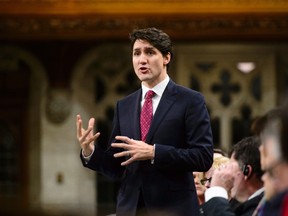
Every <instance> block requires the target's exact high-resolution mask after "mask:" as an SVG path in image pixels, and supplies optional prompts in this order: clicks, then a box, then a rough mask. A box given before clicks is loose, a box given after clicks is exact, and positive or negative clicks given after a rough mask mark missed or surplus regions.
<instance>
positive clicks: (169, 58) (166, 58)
mask: <svg viewBox="0 0 288 216" xmlns="http://www.w3.org/2000/svg"><path fill="white" fill-rule="evenodd" d="M163 57H164V65H167V64H168V63H169V62H170V60H171V53H170V52H168V53H167V54H166V55H165V56H163Z"/></svg>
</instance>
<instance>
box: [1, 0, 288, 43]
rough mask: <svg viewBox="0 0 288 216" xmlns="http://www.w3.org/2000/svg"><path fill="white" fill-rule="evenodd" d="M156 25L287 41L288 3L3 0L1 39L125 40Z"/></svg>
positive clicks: (192, 33) (182, 32)
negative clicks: (141, 30) (141, 28)
mask: <svg viewBox="0 0 288 216" xmlns="http://www.w3.org/2000/svg"><path fill="white" fill-rule="evenodd" d="M135 26H139V27H145V26H156V27H159V28H162V29H164V30H166V31H167V32H168V33H169V34H170V35H171V36H173V38H179V39H191V38H192V39H203V38H204V39H214V38H215V37H216V38H217V37H219V38H220V39H222V38H223V39H227V38H228V39H231V38H232V39H246V38H248V39H250V38H252V39H255V38H257V39H258V38H259V37H261V38H264V39H283V40H285V39H286V38H287V36H288V2H287V1H286V0H229V1H227V0H217V1H213V0H194V1H192V0H190V1H185V0H168V1H165V3H164V2H163V1H160V0H155V1H152V0H146V1H135V0H117V1H115V0H114V1H112V0H108V1H106V0H105V1H104V0H72V1H68V0H18V1H14V0H0V31H1V35H0V39H15V38H16V39H27V38H29V39H31V38H32V39H33V38H40V39H41V38H51V39H59V38H72V39H73V38H74V39H79V38H80V39H81V38H84V39H87V38H97V39H99V38H100V39H106V38H111V39H115V38H117V39H118V38H127V34H128V32H130V31H131V29H132V28H134V27H135Z"/></svg>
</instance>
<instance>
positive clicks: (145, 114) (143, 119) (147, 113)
mask: <svg viewBox="0 0 288 216" xmlns="http://www.w3.org/2000/svg"><path fill="white" fill-rule="evenodd" d="M154 95H155V92H153V91H152V90H149V91H148V92H147V93H146V95H145V102H144V105H143V107H142V111H141V115H140V128H141V140H142V141H145V140H146V136H147V133H148V130H149V128H150V124H151V121H152V118H153V107H152V98H153V96H154Z"/></svg>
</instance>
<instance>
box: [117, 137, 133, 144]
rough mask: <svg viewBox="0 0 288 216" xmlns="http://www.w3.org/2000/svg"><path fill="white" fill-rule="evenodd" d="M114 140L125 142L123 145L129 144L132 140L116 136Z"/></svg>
mask: <svg viewBox="0 0 288 216" xmlns="http://www.w3.org/2000/svg"><path fill="white" fill-rule="evenodd" d="M115 139H116V140H120V141H122V142H125V143H128V144H129V143H131V141H132V140H133V139H130V138H129V137H127V136H116V137H115Z"/></svg>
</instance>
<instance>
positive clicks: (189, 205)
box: [82, 80, 213, 216]
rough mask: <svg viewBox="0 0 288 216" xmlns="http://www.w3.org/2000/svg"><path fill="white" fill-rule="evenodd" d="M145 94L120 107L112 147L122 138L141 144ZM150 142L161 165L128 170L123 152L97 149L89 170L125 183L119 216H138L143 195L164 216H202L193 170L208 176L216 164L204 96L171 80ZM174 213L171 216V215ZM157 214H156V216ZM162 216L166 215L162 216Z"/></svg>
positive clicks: (139, 164) (147, 163) (138, 93)
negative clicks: (138, 207) (140, 120)
mask: <svg viewBox="0 0 288 216" xmlns="http://www.w3.org/2000/svg"><path fill="white" fill-rule="evenodd" d="M141 95H142V90H141V89H139V90H138V91H136V92H134V93H133V94H131V95H129V96H127V97H126V98H124V99H122V100H120V101H118V102H117V106H116V110H115V115H114V123H113V130H112V134H111V138H110V142H109V143H110V144H111V143H113V142H115V139H114V138H115V136H116V135H122V136H128V137H130V138H133V139H136V140H140V123H139V116H140V101H141ZM146 143H149V144H156V147H155V160H154V164H151V161H150V160H146V161H137V162H134V163H132V164H130V165H128V166H126V167H123V166H121V165H120V163H121V162H122V161H123V160H126V159H125V158H120V159H119V158H118V159H115V158H114V157H113V154H114V153H115V152H117V151H121V149H116V148H112V147H108V149H107V150H106V151H104V150H103V149H101V148H100V147H99V146H97V145H95V147H96V149H95V151H94V153H93V156H92V158H91V159H90V161H89V163H87V164H86V163H85V162H84V161H83V158H82V161H83V164H84V166H86V167H89V168H91V169H93V170H96V171H98V172H101V173H102V174H104V175H106V176H109V177H111V178H113V179H117V178H123V181H122V184H121V187H120V190H119V194H118V199H117V209H116V212H117V216H122V215H123V216H130V215H131V216H132V215H135V211H136V208H137V202H138V197H139V194H140V191H141V193H142V196H143V199H144V202H145V206H146V209H147V210H148V212H152V211H159V212H164V211H165V212H166V213H163V215H177V216H178V215H179V216H185V215H189V216H190V215H198V214H199V206H198V201H197V195H196V192H195V185H194V179H193V175H192V173H191V172H192V171H207V170H208V169H209V168H210V167H211V165H212V162H213V144H212V133H211V127H210V118H209V115H208V112H207V109H206V105H205V101H204V98H203V96H202V95H201V94H200V93H199V92H196V91H193V90H191V89H188V88H184V87H181V86H179V85H176V84H175V83H174V82H173V81H171V80H170V81H169V83H168V85H167V87H166V89H165V91H164V93H163V95H162V98H161V100H160V102H159V105H158V108H157V110H156V112H155V115H154V117H153V120H152V123H151V127H150V130H149V132H148V134H147V139H146ZM168 213H169V214H168ZM151 215H155V213H153V214H151ZM161 215H162V214H161Z"/></svg>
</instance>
